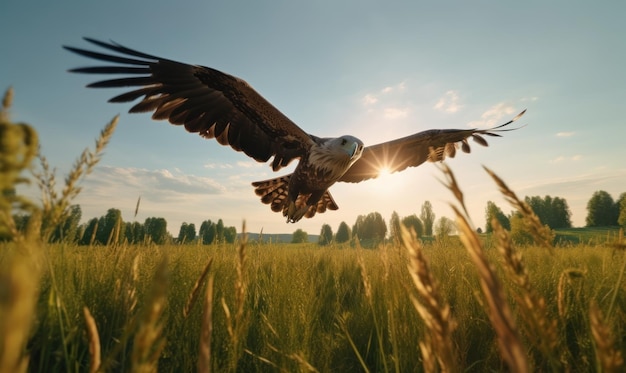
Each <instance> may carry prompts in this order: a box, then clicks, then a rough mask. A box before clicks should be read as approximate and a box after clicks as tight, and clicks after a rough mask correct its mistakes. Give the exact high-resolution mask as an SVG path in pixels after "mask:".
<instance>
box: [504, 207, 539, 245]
mask: <svg viewBox="0 0 626 373" xmlns="http://www.w3.org/2000/svg"><path fill="white" fill-rule="evenodd" d="M535 214H537V213H536V212H535ZM510 222H511V240H512V241H513V242H515V243H516V244H518V245H530V244H531V243H533V242H534V239H533V236H532V234H531V233H530V232H529V231H528V229H527V228H526V223H525V222H524V218H523V217H522V214H521V213H519V212H514V213H513V215H512V216H511V219H510Z"/></svg>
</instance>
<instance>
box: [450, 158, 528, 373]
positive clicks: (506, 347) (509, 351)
mask: <svg viewBox="0 0 626 373" xmlns="http://www.w3.org/2000/svg"><path fill="white" fill-rule="evenodd" d="M442 171H443V173H444V175H445V176H446V178H447V180H448V182H447V184H446V186H447V187H448V189H450V191H452V193H453V194H454V195H455V197H456V198H457V202H458V203H459V205H460V206H461V209H459V208H458V207H457V206H454V205H452V209H453V210H454V213H455V215H456V219H457V228H458V230H459V233H460V238H461V242H463V245H464V246H465V248H466V249H467V250H468V252H469V254H470V258H471V259H472V262H473V263H474V266H475V267H476V269H477V270H478V274H479V278H480V287H481V289H482V293H483V296H484V297H485V300H486V301H487V305H488V309H487V314H488V315H489V319H490V321H491V325H492V326H493V328H494V329H495V332H496V335H497V336H498V346H499V350H500V354H501V356H502V358H503V359H504V361H505V362H506V364H507V367H508V369H509V370H510V371H511V372H527V371H528V369H529V366H528V360H527V356H526V351H525V349H524V346H523V345H522V343H521V340H520V337H519V333H518V330H517V327H516V325H515V320H514V317H513V313H512V311H511V308H510V306H509V304H508V303H507V301H506V294H505V292H504V289H503V287H502V285H501V283H500V280H499V279H498V277H497V276H496V273H495V269H494V268H493V267H492V266H491V264H490V263H489V261H488V260H487V257H486V255H485V252H484V250H483V245H482V243H481V241H480V239H479V238H478V235H477V234H476V230H475V229H474V228H473V227H472V226H471V224H470V222H469V217H468V216H467V208H466V207H465V202H464V200H463V193H462V192H461V188H460V187H459V186H458V184H457V182H456V179H455V178H454V175H453V173H452V170H450V168H449V167H447V166H446V165H443V166H442ZM461 211H463V212H461Z"/></svg>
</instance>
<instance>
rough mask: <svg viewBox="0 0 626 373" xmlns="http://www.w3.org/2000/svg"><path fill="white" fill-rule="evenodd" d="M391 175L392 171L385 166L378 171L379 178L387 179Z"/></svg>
mask: <svg viewBox="0 0 626 373" xmlns="http://www.w3.org/2000/svg"><path fill="white" fill-rule="evenodd" d="M389 175H391V169H390V168H389V167H384V166H383V167H381V168H380V169H379V170H378V177H379V178H383V177H387V176H389Z"/></svg>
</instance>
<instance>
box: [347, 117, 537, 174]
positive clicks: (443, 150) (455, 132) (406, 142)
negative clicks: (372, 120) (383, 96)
mask: <svg viewBox="0 0 626 373" xmlns="http://www.w3.org/2000/svg"><path fill="white" fill-rule="evenodd" d="M525 112H526V110H524V111H522V112H521V113H519V114H518V115H517V116H516V117H515V118H513V119H511V120H510V121H508V122H506V123H504V124H501V125H499V126H496V127H493V128H489V129H467V130H461V129H441V130H436V129H433V130H427V131H423V132H418V133H416V134H414V135H410V136H407V137H403V138H400V139H396V140H392V141H388V142H384V143H381V144H377V145H372V146H368V147H366V148H365V149H363V155H362V156H361V158H360V159H359V160H358V161H356V162H355V163H354V164H353V165H352V167H350V169H348V171H347V172H346V173H345V174H344V175H343V176H342V177H341V179H339V181H343V182H348V183H358V182H361V181H363V180H367V179H373V178H376V177H378V176H379V174H380V171H381V170H382V169H385V170H387V171H388V172H398V171H402V170H404V169H406V168H407V167H416V166H419V165H420V164H422V163H424V162H426V161H431V162H436V161H441V160H443V159H444V158H445V157H446V156H448V157H454V155H455V154H456V150H457V148H458V146H459V144H460V146H461V150H462V151H463V152H465V153H469V152H470V146H469V142H468V141H467V140H468V139H469V138H472V139H473V140H474V141H475V142H477V143H478V144H480V145H483V146H487V141H486V140H485V139H484V137H483V136H496V137H500V136H501V135H500V134H499V132H505V131H511V130H513V129H510V128H504V127H505V126H507V125H509V124H511V123H513V122H514V121H516V120H517V119H519V118H520V117H521V116H522V115H524V113H525ZM514 129H516V128H514Z"/></svg>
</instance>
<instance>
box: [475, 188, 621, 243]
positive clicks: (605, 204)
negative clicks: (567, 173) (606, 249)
mask: <svg viewBox="0 0 626 373" xmlns="http://www.w3.org/2000/svg"><path fill="white" fill-rule="evenodd" d="M524 201H525V202H526V203H527V204H528V205H529V206H530V207H531V208H532V209H533V211H534V212H535V215H537V217H538V218H539V220H540V221H541V223H542V224H543V225H546V226H548V227H549V228H551V229H563V228H571V227H572V220H571V216H572V213H571V211H570V209H569V206H568V204H567V201H566V200H565V199H563V198H560V197H552V196H549V195H546V196H544V197H540V196H533V197H525V198H524ZM485 218H486V219H485V220H486V226H485V231H486V232H487V233H491V232H492V228H491V221H492V220H493V219H496V220H497V221H498V222H499V223H500V224H501V225H502V226H503V227H504V228H506V229H508V230H511V229H512V228H513V226H515V225H516V224H518V223H519V220H520V219H521V216H520V214H519V213H518V212H511V213H510V214H508V215H507V214H505V213H504V212H503V211H502V210H501V209H500V208H499V207H498V206H497V205H496V204H495V203H494V202H492V201H488V202H487V208H486V209H485ZM585 226H586V227H614V226H621V227H626V192H624V193H622V194H621V195H620V196H619V198H618V199H617V200H613V197H611V195H610V194H609V193H608V192H606V191H604V190H599V191H596V192H594V193H593V195H592V196H591V198H590V199H589V201H588V202H587V216H586V218H585Z"/></svg>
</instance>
